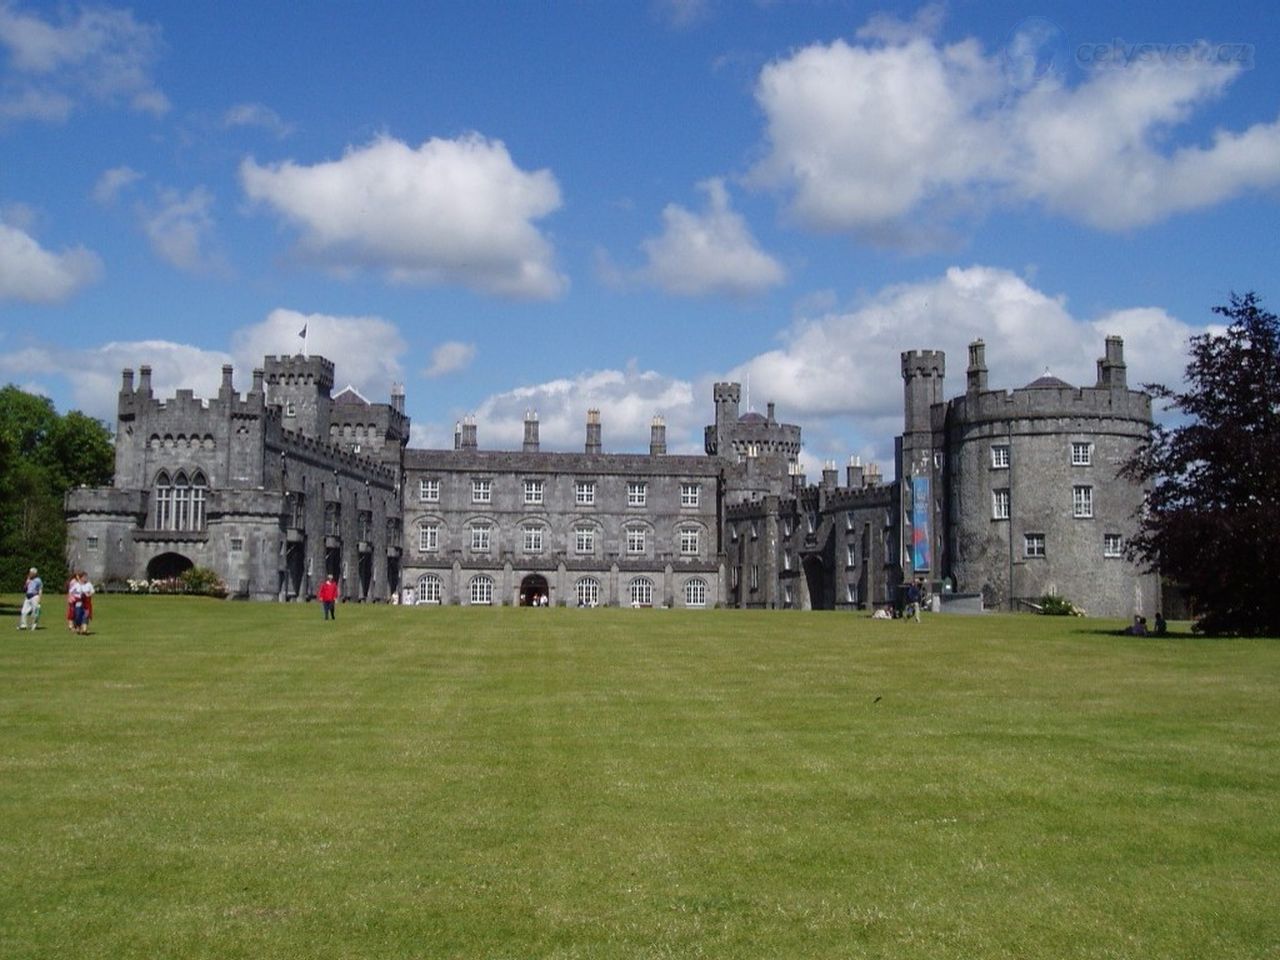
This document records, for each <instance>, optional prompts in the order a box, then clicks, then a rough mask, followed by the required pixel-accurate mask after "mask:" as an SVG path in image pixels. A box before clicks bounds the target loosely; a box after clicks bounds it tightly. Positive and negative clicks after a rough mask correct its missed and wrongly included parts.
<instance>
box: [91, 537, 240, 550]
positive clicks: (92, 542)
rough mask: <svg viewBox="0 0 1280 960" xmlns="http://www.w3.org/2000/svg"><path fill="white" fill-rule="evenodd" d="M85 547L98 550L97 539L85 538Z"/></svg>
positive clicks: (233, 542) (233, 546)
mask: <svg viewBox="0 0 1280 960" xmlns="http://www.w3.org/2000/svg"><path fill="white" fill-rule="evenodd" d="M240 543H241V545H242V546H243V544H244V541H243V540H241V541H240ZM234 544H235V541H234V540H233V541H232V547H231V549H232V550H234V549H235V545H234ZM85 546H86V547H88V548H89V549H90V550H97V549H98V538H97V537H86V538H85Z"/></svg>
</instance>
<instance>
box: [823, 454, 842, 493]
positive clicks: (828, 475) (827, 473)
mask: <svg viewBox="0 0 1280 960" xmlns="http://www.w3.org/2000/svg"><path fill="white" fill-rule="evenodd" d="M839 479H840V473H839V471H838V470H836V462H835V461H834V460H828V461H826V462H825V463H823V465H822V486H823V487H825V488H826V489H828V490H834V489H835V486H836V483H837V482H839Z"/></svg>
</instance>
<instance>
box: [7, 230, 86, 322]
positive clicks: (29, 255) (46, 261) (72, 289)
mask: <svg viewBox="0 0 1280 960" xmlns="http://www.w3.org/2000/svg"><path fill="white" fill-rule="evenodd" d="M101 275H102V261H101V259H99V257H98V255H97V254H96V253H94V252H93V251H91V250H87V249H85V248H84V247H72V248H71V249H69V250H64V251H63V252H61V253H54V252H52V251H50V250H46V249H45V248H44V247H42V246H40V244H39V243H37V242H36V240H35V238H33V237H32V236H31V235H30V234H28V233H27V232H26V231H24V230H21V229H19V228H17V227H15V226H9V225H8V224H6V223H3V222H0V302H3V301H5V300H24V301H26V302H28V303H59V302H61V301H63V300H66V299H68V298H69V297H71V296H73V295H75V294H76V293H78V292H79V291H80V290H81V289H82V288H84V287H85V286H87V285H88V284H90V283H93V282H94V281H96V280H97V279H98V278H99V277H100V276H101Z"/></svg>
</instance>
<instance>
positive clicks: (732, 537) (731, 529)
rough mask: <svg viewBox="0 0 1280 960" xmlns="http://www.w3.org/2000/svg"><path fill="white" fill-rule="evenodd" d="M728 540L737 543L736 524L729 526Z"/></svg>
mask: <svg viewBox="0 0 1280 960" xmlns="http://www.w3.org/2000/svg"><path fill="white" fill-rule="evenodd" d="M729 540H730V542H732V543H737V542H738V525H737V524H736V523H731V524H729Z"/></svg>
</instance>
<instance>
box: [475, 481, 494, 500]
mask: <svg viewBox="0 0 1280 960" xmlns="http://www.w3.org/2000/svg"><path fill="white" fill-rule="evenodd" d="M492 500H493V481H492V480H472V481H471V502H472V503H490V502H492Z"/></svg>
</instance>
